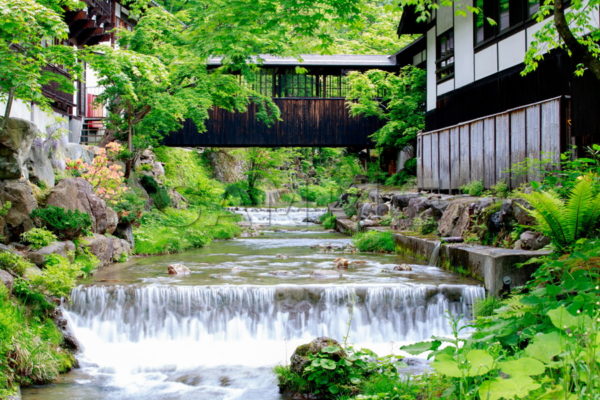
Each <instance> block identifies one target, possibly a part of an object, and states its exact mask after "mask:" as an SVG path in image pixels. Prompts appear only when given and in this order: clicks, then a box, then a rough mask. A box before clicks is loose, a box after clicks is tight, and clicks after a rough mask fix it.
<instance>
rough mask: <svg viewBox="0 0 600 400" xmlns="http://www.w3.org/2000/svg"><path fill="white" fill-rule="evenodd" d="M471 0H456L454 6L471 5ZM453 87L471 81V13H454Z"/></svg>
mask: <svg viewBox="0 0 600 400" xmlns="http://www.w3.org/2000/svg"><path fill="white" fill-rule="evenodd" d="M471 4H472V1H471V0H458V1H457V4H456V7H457V8H458V9H461V10H462V9H463V8H464V7H466V6H467V5H471ZM454 46H455V47H454V56H455V58H454V59H455V64H454V87H455V88H457V89H458V88H459V87H461V86H465V85H468V84H469V83H472V82H473V77H474V71H473V69H474V65H473V57H474V53H473V13H470V12H467V14H466V16H461V15H454Z"/></svg>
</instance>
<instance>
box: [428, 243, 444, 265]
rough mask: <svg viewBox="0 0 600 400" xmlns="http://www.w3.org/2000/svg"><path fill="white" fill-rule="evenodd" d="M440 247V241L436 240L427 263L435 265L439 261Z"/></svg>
mask: <svg viewBox="0 0 600 400" xmlns="http://www.w3.org/2000/svg"><path fill="white" fill-rule="evenodd" d="M441 247H442V242H436V243H435V247H434V248H433V251H432V252H431V256H430V257H429V265H433V266H434V267H437V265H438V262H439V261H440V248H441Z"/></svg>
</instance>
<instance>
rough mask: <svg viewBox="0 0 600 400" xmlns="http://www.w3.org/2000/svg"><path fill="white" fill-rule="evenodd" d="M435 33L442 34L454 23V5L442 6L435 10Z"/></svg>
mask: <svg viewBox="0 0 600 400" xmlns="http://www.w3.org/2000/svg"><path fill="white" fill-rule="evenodd" d="M435 23H436V27H437V33H438V35H439V34H442V33H444V32H446V31H447V30H448V29H450V28H452V26H453V25H454V7H453V6H450V7H446V6H442V7H440V8H438V10H437V19H436V21H435Z"/></svg>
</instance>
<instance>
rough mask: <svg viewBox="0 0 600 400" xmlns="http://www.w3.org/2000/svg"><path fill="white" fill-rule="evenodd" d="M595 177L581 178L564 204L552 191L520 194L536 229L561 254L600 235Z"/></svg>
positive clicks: (599, 215)
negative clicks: (577, 242) (579, 241)
mask: <svg viewBox="0 0 600 400" xmlns="http://www.w3.org/2000/svg"><path fill="white" fill-rule="evenodd" d="M594 182H595V181H594V177H592V176H591V175H585V176H582V177H581V179H579V181H578V182H577V184H576V185H575V186H574V187H573V190H572V191H571V192H570V193H569V198H568V200H567V201H564V200H562V199H561V198H560V196H559V195H558V194H557V193H556V192H554V191H551V190H548V191H540V192H532V193H520V194H519V197H521V198H522V199H524V200H526V201H527V202H528V203H529V204H530V205H531V207H532V208H533V209H532V210H528V209H526V211H527V212H528V213H529V214H530V215H531V216H533V217H534V218H535V220H536V225H535V226H534V229H536V230H537V231H539V232H540V233H542V234H543V235H545V236H547V237H549V238H550V239H551V240H552V243H553V244H554V245H555V246H556V247H557V249H558V250H559V251H561V252H564V251H567V250H568V249H569V248H570V247H571V246H572V245H573V244H575V242H576V241H577V240H578V239H580V238H585V237H593V236H595V235H597V234H598V225H599V223H600V193H594V192H595V189H594Z"/></svg>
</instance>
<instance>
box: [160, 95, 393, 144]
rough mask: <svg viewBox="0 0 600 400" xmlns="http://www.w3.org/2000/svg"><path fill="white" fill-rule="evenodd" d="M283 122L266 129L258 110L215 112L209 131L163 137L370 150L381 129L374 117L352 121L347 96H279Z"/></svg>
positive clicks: (188, 128)
mask: <svg viewBox="0 0 600 400" xmlns="http://www.w3.org/2000/svg"><path fill="white" fill-rule="evenodd" d="M275 103H277V105H278V106H279V108H280V110H281V118H282V119H283V121H281V122H278V123H276V124H275V125H273V126H271V127H268V126H266V125H265V124H263V123H262V122H260V121H258V120H257V119H256V107H255V106H251V107H250V108H249V110H248V112H246V113H231V112H228V111H225V110H222V109H215V110H212V111H211V113H210V114H211V117H210V119H209V120H208V121H207V123H206V127H207V131H206V132H203V133H200V132H198V130H197V128H196V126H195V125H194V124H193V123H192V122H191V121H187V122H186V123H185V125H184V127H183V129H182V130H181V131H179V132H176V133H173V134H171V135H169V136H168V137H167V138H165V141H164V144H165V145H167V146H182V147H183V146H190V147H191V146H203V147H210V146H215V147H254V146H260V147H284V146H297V147H303V146H304V147H361V148H365V147H372V146H373V144H372V142H371V140H370V139H369V135H371V134H372V133H373V132H375V131H376V130H377V129H379V128H380V127H381V126H382V122H381V121H379V120H377V119H376V118H353V117H350V115H349V113H348V109H347V108H346V104H345V100H344V99H343V98H328V99H322V98H279V99H275Z"/></svg>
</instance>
